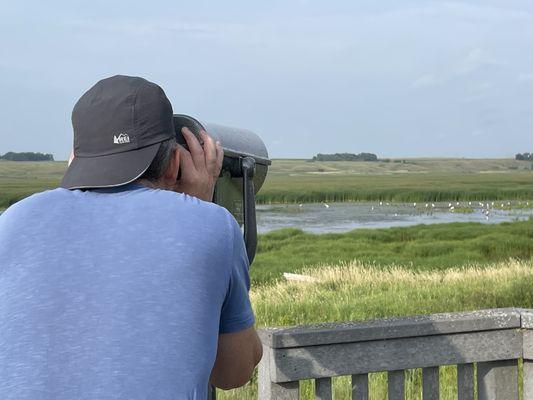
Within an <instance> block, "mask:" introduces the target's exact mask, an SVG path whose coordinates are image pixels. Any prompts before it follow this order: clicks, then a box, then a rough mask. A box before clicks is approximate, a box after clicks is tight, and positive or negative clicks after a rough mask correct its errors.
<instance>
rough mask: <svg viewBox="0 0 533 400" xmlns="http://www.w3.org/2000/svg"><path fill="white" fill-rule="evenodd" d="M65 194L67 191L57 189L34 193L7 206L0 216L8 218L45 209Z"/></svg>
mask: <svg viewBox="0 0 533 400" xmlns="http://www.w3.org/2000/svg"><path fill="white" fill-rule="evenodd" d="M66 192H68V190H67V189H63V188H57V189H50V190H45V191H42V192H38V193H34V194H32V195H30V196H28V197H25V198H23V199H21V200H19V201H17V202H16V203H14V204H12V205H11V206H9V208H8V209H7V210H6V211H5V212H4V213H3V214H2V215H4V216H9V215H12V214H17V213H24V212H27V211H30V210H33V209H35V208H40V207H46V206H47V205H49V204H50V203H51V202H53V201H54V200H56V199H60V198H61V197H64V196H65V194H66Z"/></svg>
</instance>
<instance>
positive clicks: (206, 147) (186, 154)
mask: <svg viewBox="0 0 533 400" xmlns="http://www.w3.org/2000/svg"><path fill="white" fill-rule="evenodd" d="M181 133H182V134H183V137H184V138H185V141H186V142H187V146H188V147H189V151H187V149H185V148H184V147H183V146H180V145H178V150H177V151H179V152H180V170H181V178H180V179H179V180H178V181H177V182H176V185H175V186H174V190H175V191H176V192H180V193H186V194H189V195H191V196H195V197H198V198H199V199H201V200H205V201H213V193H214V191H215V184H216V182H217V179H218V176H219V175H220V170H221V169H222V160H223V158H224V151H223V150H222V146H221V145H220V142H218V141H217V142H216V143H215V141H214V140H213V138H211V136H209V135H208V134H207V132H205V131H203V130H202V131H201V132H200V138H201V139H202V141H203V148H202V145H201V144H200V142H199V141H198V139H197V138H196V136H194V134H193V133H192V132H191V131H190V130H189V129H188V128H185V127H184V128H182V129H181Z"/></svg>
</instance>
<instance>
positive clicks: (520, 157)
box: [515, 153, 533, 161]
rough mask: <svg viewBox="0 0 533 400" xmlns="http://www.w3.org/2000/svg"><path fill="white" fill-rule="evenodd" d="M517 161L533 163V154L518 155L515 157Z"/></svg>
mask: <svg viewBox="0 0 533 400" xmlns="http://www.w3.org/2000/svg"><path fill="white" fill-rule="evenodd" d="M515 160H520V161H533V153H522V154H520V153H518V154H517V155H516V156H515Z"/></svg>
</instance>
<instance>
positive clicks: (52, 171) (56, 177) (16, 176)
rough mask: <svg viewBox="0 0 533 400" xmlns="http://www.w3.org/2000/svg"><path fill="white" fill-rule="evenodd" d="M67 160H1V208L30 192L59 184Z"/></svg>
mask: <svg viewBox="0 0 533 400" xmlns="http://www.w3.org/2000/svg"><path fill="white" fill-rule="evenodd" d="M66 165H67V163H66V162H54V161H46V162H45V161H43V162H22V161H3V160H0V210H1V209H2V208H7V207H9V206H10V205H11V204H13V203H15V202H16V201H18V200H20V199H23V198H24V197H26V196H29V195H30V194H33V193H35V192H40V191H42V190H45V189H52V188H55V187H57V186H58V185H59V182H60V181H61V178H62V177H63V173H64V172H65V168H66Z"/></svg>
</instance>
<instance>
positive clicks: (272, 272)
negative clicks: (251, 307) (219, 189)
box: [251, 219, 533, 285]
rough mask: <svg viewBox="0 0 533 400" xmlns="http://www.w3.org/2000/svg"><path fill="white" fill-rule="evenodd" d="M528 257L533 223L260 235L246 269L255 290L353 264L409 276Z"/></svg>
mask: <svg viewBox="0 0 533 400" xmlns="http://www.w3.org/2000/svg"><path fill="white" fill-rule="evenodd" d="M531 257H533V219H530V220H528V221H521V222H512V223H502V224H479V223H451V224H436V225H418V226H411V227H401V228H387V229H357V230H354V231H351V232H346V233H335V234H333V233H332V234H321V235H315V234H311V233H304V232H302V231H300V230H297V229H283V230H279V231H274V232H272V233H268V234H264V235H261V236H260V238H259V245H258V253H257V256H256V259H255V261H254V264H253V266H252V269H251V275H252V282H253V284H254V285H258V284H265V283H270V282H272V281H274V280H276V279H278V278H280V277H281V276H282V274H283V272H299V271H301V270H303V269H305V268H319V267H320V265H321V264H338V263H339V262H351V261H352V260H354V259H357V260H359V261H361V262H365V263H372V265H373V266H374V268H377V269H379V268H383V267H387V266H390V265H393V264H402V265H405V266H409V268H410V269H411V270H413V271H423V270H426V271H427V270H442V269H446V268H450V267H458V266H463V265H467V264H471V263H478V264H490V263H494V262H498V261H502V260H506V259H508V258H516V259H521V260H527V259H530V258H531Z"/></svg>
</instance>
